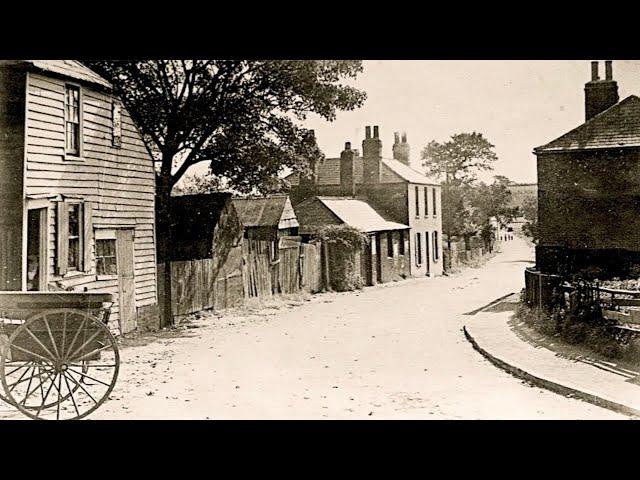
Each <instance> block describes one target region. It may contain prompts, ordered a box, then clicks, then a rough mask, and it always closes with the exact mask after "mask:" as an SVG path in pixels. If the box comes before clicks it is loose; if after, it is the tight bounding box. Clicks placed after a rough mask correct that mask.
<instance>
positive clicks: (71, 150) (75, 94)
mask: <svg viewBox="0 0 640 480" xmlns="http://www.w3.org/2000/svg"><path fill="white" fill-rule="evenodd" d="M65 135H66V137H65V138H66V145H65V152H66V153H67V155H72V156H76V157H79V156H80V143H81V141H82V138H81V129H80V88H79V87H77V86H75V85H67V86H66V94H65Z"/></svg>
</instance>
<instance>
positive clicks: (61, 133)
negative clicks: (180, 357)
mask: <svg viewBox="0 0 640 480" xmlns="http://www.w3.org/2000/svg"><path fill="white" fill-rule="evenodd" d="M0 132H2V135H0V290H16V291H46V290H56V289H57V290H60V289H63V290H72V291H78V292H85V291H88V292H107V293H113V294H114V295H115V297H116V303H115V304H114V306H113V308H112V312H111V317H110V319H111V322H112V323H111V325H110V326H111V327H112V329H113V330H114V331H116V332H118V331H119V332H128V331H131V330H133V329H135V328H136V327H140V326H151V327H153V326H157V321H158V308H157V274H156V248H155V229H154V221H155V212H154V202H155V197H154V195H155V172H154V168H153V160H152V158H151V157H150V155H149V153H148V152H147V149H146V148H145V146H144V143H143V141H142V138H141V136H140V134H139V133H138V130H137V128H136V126H135V125H134V124H133V122H132V121H131V118H130V117H129V115H128V113H127V112H126V110H125V109H124V108H123V107H122V105H121V104H120V102H119V100H118V99H117V98H116V97H115V96H114V95H113V93H112V87H111V85H110V84H109V82H107V81H106V80H104V79H103V78H101V77H100V76H98V75H97V74H95V73H94V72H93V71H91V70H89V69H88V68H86V67H84V66H83V65H82V64H80V63H78V62H76V61H71V60H46V61H41V60H16V61H2V62H0Z"/></svg>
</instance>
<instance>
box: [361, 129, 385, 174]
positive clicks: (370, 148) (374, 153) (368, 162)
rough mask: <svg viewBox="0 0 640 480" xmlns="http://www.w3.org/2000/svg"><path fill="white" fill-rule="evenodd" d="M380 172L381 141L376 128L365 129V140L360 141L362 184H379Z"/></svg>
mask: <svg viewBox="0 0 640 480" xmlns="http://www.w3.org/2000/svg"><path fill="white" fill-rule="evenodd" d="M381 170H382V141H381V140H380V135H379V130H378V126H377V125H375V126H374V127H373V137H372V136H371V127H369V126H367V127H365V138H364V140H363V141H362V182H363V183H368V184H372V183H380V171H381Z"/></svg>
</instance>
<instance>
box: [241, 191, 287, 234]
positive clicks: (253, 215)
mask: <svg viewBox="0 0 640 480" xmlns="http://www.w3.org/2000/svg"><path fill="white" fill-rule="evenodd" d="M233 204H234V206H235V207H236V211H237V212H238V216H239V217H240V221H241V222H242V224H243V225H244V226H245V227H278V226H279V225H280V223H281V221H282V222H283V223H286V224H287V226H289V227H297V226H298V222H297V220H296V219H295V213H294V211H293V208H292V207H291V201H290V200H289V197H288V196H287V195H271V196H269V197H255V198H234V199H233ZM283 216H286V217H287V218H283Z"/></svg>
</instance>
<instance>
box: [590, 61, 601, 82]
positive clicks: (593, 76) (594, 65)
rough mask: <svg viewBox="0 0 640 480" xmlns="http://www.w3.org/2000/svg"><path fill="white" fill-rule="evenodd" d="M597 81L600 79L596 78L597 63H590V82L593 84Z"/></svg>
mask: <svg viewBox="0 0 640 480" xmlns="http://www.w3.org/2000/svg"><path fill="white" fill-rule="evenodd" d="M597 80H600V77H599V76H598V62H597V61H594V62H591V81H592V82H595V81H597Z"/></svg>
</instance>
